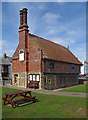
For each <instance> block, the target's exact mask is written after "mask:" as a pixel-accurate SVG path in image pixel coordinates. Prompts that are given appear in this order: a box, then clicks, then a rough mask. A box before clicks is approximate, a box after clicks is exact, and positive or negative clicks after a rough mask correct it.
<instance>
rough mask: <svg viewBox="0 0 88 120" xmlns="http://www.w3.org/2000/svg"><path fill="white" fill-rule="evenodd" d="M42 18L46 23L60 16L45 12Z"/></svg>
mask: <svg viewBox="0 0 88 120" xmlns="http://www.w3.org/2000/svg"><path fill="white" fill-rule="evenodd" d="M42 18H43V20H44V21H45V22H46V23H48V24H51V23H55V22H57V20H58V19H60V18H61V15H60V14H53V13H50V12H47V13H45V14H44V15H43V17H42Z"/></svg>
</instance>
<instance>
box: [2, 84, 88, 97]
mask: <svg viewBox="0 0 88 120" xmlns="http://www.w3.org/2000/svg"><path fill="white" fill-rule="evenodd" d="M4 87H9V88H14V89H19V90H31V91H34V92H37V93H43V94H53V95H60V96H74V97H85V98H87V96H88V93H78V92H61V91H59V90H45V89H31V88H22V87H17V86H11V85H4Z"/></svg>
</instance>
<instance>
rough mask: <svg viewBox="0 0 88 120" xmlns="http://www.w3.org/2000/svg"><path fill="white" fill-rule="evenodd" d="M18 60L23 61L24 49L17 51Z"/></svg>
mask: <svg viewBox="0 0 88 120" xmlns="http://www.w3.org/2000/svg"><path fill="white" fill-rule="evenodd" d="M19 61H24V50H20V51H19Z"/></svg>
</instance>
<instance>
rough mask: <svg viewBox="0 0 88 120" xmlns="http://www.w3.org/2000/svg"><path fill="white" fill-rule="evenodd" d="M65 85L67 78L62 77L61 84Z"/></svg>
mask: <svg viewBox="0 0 88 120" xmlns="http://www.w3.org/2000/svg"><path fill="white" fill-rule="evenodd" d="M64 83H65V77H64V76H62V77H60V84H64Z"/></svg>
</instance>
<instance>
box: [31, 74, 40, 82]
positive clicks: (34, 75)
mask: <svg viewBox="0 0 88 120" xmlns="http://www.w3.org/2000/svg"><path fill="white" fill-rule="evenodd" d="M29 80H30V81H40V75H39V74H30V75H29Z"/></svg>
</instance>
